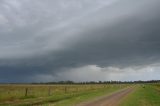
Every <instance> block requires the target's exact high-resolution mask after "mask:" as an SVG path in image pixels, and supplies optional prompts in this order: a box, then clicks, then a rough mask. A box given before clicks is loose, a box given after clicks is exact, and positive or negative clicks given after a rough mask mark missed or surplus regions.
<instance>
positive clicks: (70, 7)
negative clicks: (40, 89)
mask: <svg viewBox="0 0 160 106" xmlns="http://www.w3.org/2000/svg"><path fill="white" fill-rule="evenodd" d="M13 1H14V2H11V0H8V2H6V1H3V0H2V1H1V4H0V8H2V9H3V10H5V11H0V28H1V27H2V28H4V30H0V38H1V39H0V41H1V42H0V44H1V46H0V50H1V53H0V82H31V81H43V80H44V81H50V80H63V79H67V78H70V77H73V79H75V77H74V75H72V76H68V75H66V73H65V75H66V78H57V77H59V76H58V75H59V74H60V73H64V72H67V73H69V74H71V72H72V73H74V72H73V70H74V69H75V73H74V74H77V73H76V71H80V70H81V69H82V70H86V69H91V70H92V69H93V70H103V71H104V70H106V71H108V73H111V72H110V71H109V70H111V69H113V71H114V70H115V71H116V70H119V71H120V72H123V71H122V70H121V69H124V70H125V71H124V72H126V70H127V69H130V67H135V66H136V67H141V69H142V70H144V69H145V67H146V65H151V64H158V63H160V47H159V45H160V36H159V35H160V13H159V10H160V7H159V4H160V1H158V0H152V1H151V0H139V1H134V0H129V1H128V0H122V1H121V0H109V1H107V2H106V1H105V0H100V1H98V0H96V1H95V2H94V3H93V2H92V1H85V0H84V1H82V2H75V1H74V0H71V1H68V2H65V1H62V2H59V1H54V2H53V1H51V0H48V1H45V2H44V1H35V2H33V4H32V5H31V6H30V5H29V4H30V3H31V1H27V0H26V1H25V0H22V1H23V2H19V1H16V0H13ZM25 3H26V6H24V7H23V5H24V4H25ZM97 3H98V4H97ZM51 4H53V5H55V4H57V5H55V7H54V6H52V5H51ZM75 5H76V6H78V7H75ZM7 6H8V7H7ZM9 7H10V8H11V9H12V8H13V9H14V11H12V10H10V8H9ZM27 8H28V9H29V10H28V11H27V10H26V9H27ZM20 9H22V10H20ZM57 9H59V10H57ZM74 9H76V10H74ZM32 10H33V11H32ZM51 10H52V11H53V12H52V11H51ZM22 11H24V13H23V12H22ZM10 12H13V13H12V14H9V13H10ZM34 13H35V15H33V14H34ZM43 13H45V15H44V14H43ZM15 14H18V15H17V16H14V15H15ZM13 21H15V22H13ZM16 22H17V23H18V24H17V23H16ZM11 24H12V25H11ZM88 65H97V67H98V68H97V67H96V66H88ZM81 67H82V68H81ZM103 67H104V68H103ZM106 67H113V68H106ZM115 67H118V69H117V68H115ZM119 68H120V69H119ZM149 68H150V67H149ZM155 69H157V68H155ZM67 70H70V71H67ZM84 72H86V71H84ZM84 72H83V71H82V73H83V74H84ZM140 72H141V71H140ZM153 72H154V71H153ZM86 73H87V72H86ZM88 73H92V71H91V72H88ZM126 73H127V72H126ZM79 74H80V73H79ZM83 74H82V76H83ZM101 74H103V73H101V71H100V72H99V76H98V77H100V76H101ZM106 74H107V73H106ZM65 75H64V76H65ZM93 76H94V75H93ZM62 77H63V76H62ZM115 77H116V76H115ZM39 78H42V79H40V80H39ZM47 78H48V79H47ZM94 78H95V80H96V77H94ZM94 78H93V79H92V80H94ZM87 80H88V79H87ZM98 80H99V79H98ZM125 80H129V78H126V79H125Z"/></svg>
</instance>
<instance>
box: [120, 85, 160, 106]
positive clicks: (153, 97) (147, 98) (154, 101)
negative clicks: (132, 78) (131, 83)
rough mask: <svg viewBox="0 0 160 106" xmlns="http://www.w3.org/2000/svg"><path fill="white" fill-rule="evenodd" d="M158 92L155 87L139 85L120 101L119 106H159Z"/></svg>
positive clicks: (159, 97)
mask: <svg viewBox="0 0 160 106" xmlns="http://www.w3.org/2000/svg"><path fill="white" fill-rule="evenodd" d="M159 90H160V88H157V86H155V85H143V86H142V85H139V86H137V87H136V89H135V91H134V92H132V93H131V94H129V95H128V96H126V97H125V98H124V99H123V100H122V101H121V103H120V106H160V92H159Z"/></svg>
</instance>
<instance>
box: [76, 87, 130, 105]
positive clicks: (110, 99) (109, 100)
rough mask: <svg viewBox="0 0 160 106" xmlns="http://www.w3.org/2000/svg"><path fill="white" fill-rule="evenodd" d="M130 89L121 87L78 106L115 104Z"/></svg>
mask: <svg viewBox="0 0 160 106" xmlns="http://www.w3.org/2000/svg"><path fill="white" fill-rule="evenodd" d="M132 91H133V88H127V89H123V90H120V91H118V92H115V93H113V94H111V95H108V96H105V97H102V98H99V99H97V100H95V101H93V102H89V103H83V104H81V105H78V106H117V105H118V103H119V102H120V100H122V98H123V97H125V96H126V95H127V94H129V93H131V92H132Z"/></svg>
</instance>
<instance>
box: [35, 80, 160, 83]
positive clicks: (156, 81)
mask: <svg viewBox="0 0 160 106" xmlns="http://www.w3.org/2000/svg"><path fill="white" fill-rule="evenodd" d="M140 83H160V80H148V81H142V80H139V81H98V82H97V81H86V82H74V81H58V82H46V83H44V82H41V83H32V84H140Z"/></svg>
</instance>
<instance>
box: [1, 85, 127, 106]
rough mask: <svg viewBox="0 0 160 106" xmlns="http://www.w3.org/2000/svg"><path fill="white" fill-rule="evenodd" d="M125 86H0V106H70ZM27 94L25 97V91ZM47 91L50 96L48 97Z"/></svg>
mask: <svg viewBox="0 0 160 106" xmlns="http://www.w3.org/2000/svg"><path fill="white" fill-rule="evenodd" d="M126 86H128V85H127V84H122V85H119V84H118V85H117V84H108V85H104V84H97V85H96V84H93V85H91V84H87V85H83V84H82V85H81V84H80V85H0V106H30V105H44V106H47V105H49V104H54V106H71V105H74V104H77V103H80V102H84V101H88V100H91V99H93V98H95V97H97V96H102V95H106V94H109V93H112V92H114V91H116V90H119V89H123V88H125V87H126ZM26 88H28V94H27V96H25V89H26ZM49 89H50V91H51V95H49Z"/></svg>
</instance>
